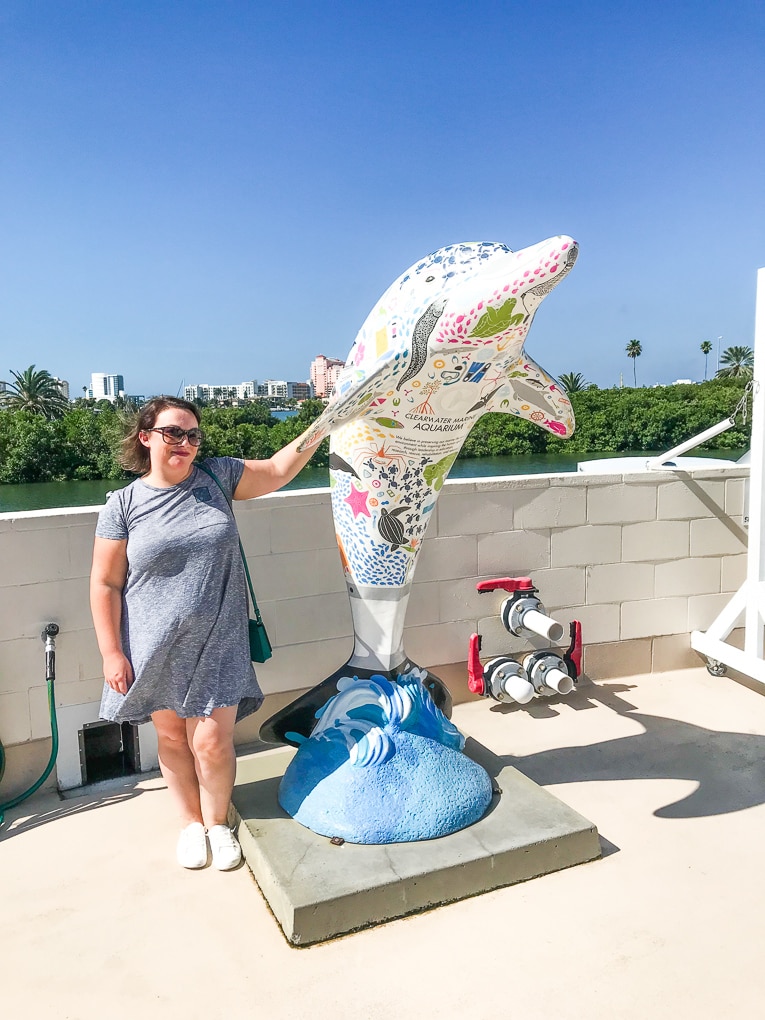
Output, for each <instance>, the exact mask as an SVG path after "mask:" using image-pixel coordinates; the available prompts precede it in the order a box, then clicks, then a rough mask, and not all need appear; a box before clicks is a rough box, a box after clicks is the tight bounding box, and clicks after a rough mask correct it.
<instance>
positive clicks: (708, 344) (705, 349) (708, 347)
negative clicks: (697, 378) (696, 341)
mask: <svg viewBox="0 0 765 1020" xmlns="http://www.w3.org/2000/svg"><path fill="white" fill-rule="evenodd" d="M701 353H702V354H703V355H704V382H706V381H707V363H708V362H709V355H710V354H711V353H712V341H711V340H703V341H702V343H701Z"/></svg>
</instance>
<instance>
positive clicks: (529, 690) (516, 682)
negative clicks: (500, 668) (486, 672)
mask: <svg viewBox="0 0 765 1020" xmlns="http://www.w3.org/2000/svg"><path fill="white" fill-rule="evenodd" d="M500 687H501V688H502V690H503V691H504V692H505V694H506V695H507V696H508V698H512V699H513V701H517V702H518V704H519V705H526V704H528V702H529V701H531V699H532V698H533V697H534V685H533V684H531V683H529V681H528V680H524V679H523V677H522V676H518V675H517V674H516V675H515V676H508V677H505V678H504V679H503V680H500Z"/></svg>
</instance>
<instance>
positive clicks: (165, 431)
mask: <svg viewBox="0 0 765 1020" xmlns="http://www.w3.org/2000/svg"><path fill="white" fill-rule="evenodd" d="M144 432H160V433H161V434H162V438H163V440H164V441H165V442H166V443H169V444H170V445H171V446H179V445H180V444H181V443H182V442H183V439H184V436H185V437H186V439H188V441H189V445H190V446H199V445H200V443H201V442H202V440H203V439H204V436H203V434H202V430H201V429H181V428H178V426H177V425H162V426H161V427H160V428H157V429H144Z"/></svg>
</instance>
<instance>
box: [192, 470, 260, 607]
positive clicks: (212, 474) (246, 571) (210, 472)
mask: <svg viewBox="0 0 765 1020" xmlns="http://www.w3.org/2000/svg"><path fill="white" fill-rule="evenodd" d="M194 466H195V467H198V468H199V470H200V471H203V472H204V473H205V474H206V475H209V476H210V478H212V479H213V481H214V482H215V483H216V485H217V486H218V488H219V489H220V491H221V492H222V493H223V496H224V498H225V500H226V502H227V503H228V508H229V510H230V511H231V516H232V517H234V508H233V506H232V505H231V500H230V499H229V498H228V493H227V492H226V490H225V489H224V488H223V486H222V485H221V481H220V478H218V476H217V475H216V474H215V472H214V471H213V469H212V468H210V467H203V466H202V465H201V464H195V465H194ZM234 524H236V517H234ZM236 533H237V538H239V528H237V529H236ZM239 552H240V553H241V554H242V565H243V566H244V574H245V577H246V578H247V586H248V588H249V589H250V599H251V600H252V612H253V614H254V616H255V619H256V620H257V621H258V623H262V622H263V621H262V619H261V616H260V610H259V609H258V602H257V599H256V598H255V591H254V589H253V587H252V578H251V577H250V568H249V567H248V566H247V557H246V556H245V555H244V546H243V545H242V539H241V538H239Z"/></svg>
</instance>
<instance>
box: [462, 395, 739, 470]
mask: <svg viewBox="0 0 765 1020" xmlns="http://www.w3.org/2000/svg"><path fill="white" fill-rule="evenodd" d="M745 386H746V381H745V380H741V379H736V378H733V379H714V380H710V381H709V382H706V383H698V384H696V385H691V384H689V385H682V384H678V385H675V386H659V387H655V388H651V389H649V388H643V389H632V388H624V389H610V390H598V389H584V390H580V391H577V392H573V393H569V397H570V399H571V403H572V405H573V408H574V414H575V416H576V431H575V432H574V435H573V436H572V437H571V438H570V439H561V438H560V437H559V436H555V435H552V434H551V433H549V432H545V431H543V430H542V429H540V428H539V427H538V426H537V425H534V424H532V423H531V422H527V421H521V420H520V419H518V418H515V417H512V416H510V415H506V414H486V415H484V417H483V418H481V420H480V421H479V422H478V423H477V424H476V425H475V426H474V427H473V429H472V430H471V432H470V434H469V435H468V437H467V439H466V440H465V444H464V446H463V447H462V451H461V453H460V456H461V457H501V456H513V455H519V454H541V453H557V452H560V451H563V450H566V451H569V452H571V453H580V454H591V453H622V452H628V451H638V450H668V449H670V448H671V447H673V446H677V445H678V444H679V443H682V442H683V441H684V440H686V439H690V438H691V437H692V436H694V435H698V433H699V432H703V431H704V430H705V429H708V428H710V427H711V426H712V425H716V424H717V422H718V421H721V420H722V419H723V418H727V417H730V415H732V414H733V411H734V410H735V408H736V406H737V404H738V402H739V400H740V399H741V397H742V396H743V394H744V389H745ZM750 427H751V422H750V421H748V423H747V425H746V426H743V425H742V422H741V416H739V417H738V418H737V420H736V425H735V426H734V427H733V428H732V429H729V430H728V431H727V432H723V433H722V435H719V436H717V438H716V439H714V440H713V441H712V444H711V445H712V446H713V447H714V449H718V450H737V449H741V448H743V447H746V446H748V445H749V433H750ZM709 445H710V444H706V446H704V447H699V449H702V450H703V449H705V448H708V447H709Z"/></svg>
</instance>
